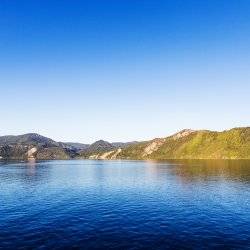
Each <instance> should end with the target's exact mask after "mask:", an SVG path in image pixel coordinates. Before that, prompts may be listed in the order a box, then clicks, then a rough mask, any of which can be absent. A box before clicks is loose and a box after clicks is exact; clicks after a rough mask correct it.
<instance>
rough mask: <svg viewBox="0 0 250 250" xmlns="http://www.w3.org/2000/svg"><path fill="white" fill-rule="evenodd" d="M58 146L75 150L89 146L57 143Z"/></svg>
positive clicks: (74, 143)
mask: <svg viewBox="0 0 250 250" xmlns="http://www.w3.org/2000/svg"><path fill="white" fill-rule="evenodd" d="M59 144H60V146H61V147H64V148H71V149H75V150H83V149H86V148H88V147H89V146H90V145H89V144H83V143H78V142H59Z"/></svg>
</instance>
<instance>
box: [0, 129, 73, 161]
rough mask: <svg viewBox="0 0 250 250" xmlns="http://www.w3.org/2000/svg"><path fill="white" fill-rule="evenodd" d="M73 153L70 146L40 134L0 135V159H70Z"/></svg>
mask: <svg viewBox="0 0 250 250" xmlns="http://www.w3.org/2000/svg"><path fill="white" fill-rule="evenodd" d="M72 155H74V152H72V150H71V149H70V148H63V147H61V146H60V144H59V143H58V142H56V141H54V140H52V139H50V138H47V137H44V136H41V135H39V134H34V133H30V134H24V135H18V136H13V135H8V136H1V137H0V159H6V160H25V159H27V158H30V159H39V160H47V159H69V158H71V156H72Z"/></svg>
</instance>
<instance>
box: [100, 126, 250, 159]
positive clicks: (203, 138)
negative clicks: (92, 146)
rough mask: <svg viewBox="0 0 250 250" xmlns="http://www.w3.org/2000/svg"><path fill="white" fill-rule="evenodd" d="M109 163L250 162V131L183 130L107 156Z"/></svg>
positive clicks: (244, 129)
mask: <svg viewBox="0 0 250 250" xmlns="http://www.w3.org/2000/svg"><path fill="white" fill-rule="evenodd" d="M98 157H99V158H102V159H103V158H107V159H155V160H164V159H250V128H249V127H246V128H234V129H231V130H227V131H223V132H215V131H207V130H198V131H194V130H183V131H181V132H179V133H177V134H174V135H172V136H169V137H166V138H157V139H154V140H151V141H146V142H141V143H137V144H135V145H131V146H128V147H126V148H125V149H122V150H120V152H117V151H113V152H110V153H106V154H105V157H103V155H99V156H98Z"/></svg>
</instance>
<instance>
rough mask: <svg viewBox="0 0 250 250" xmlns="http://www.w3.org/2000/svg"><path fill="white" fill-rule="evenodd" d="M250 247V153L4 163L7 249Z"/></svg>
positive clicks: (0, 172) (2, 224) (1, 210)
mask: <svg viewBox="0 0 250 250" xmlns="http://www.w3.org/2000/svg"><path fill="white" fill-rule="evenodd" d="M34 248H36V249H62V248H71V249H208V248H209V249H211V248H213V249H222V248H226V249H250V161H247V160H242V161H236V160H235V161H233V160H232V161H226V160H221V161H213V160H211V161H198V160H197V161H168V162H154V161H94V160H93V161H90V160H74V161H73V160H72V161H43V162H36V163H35V162H26V163H25V162H20V163H17V162H10V163H5V162H2V163H0V249H34Z"/></svg>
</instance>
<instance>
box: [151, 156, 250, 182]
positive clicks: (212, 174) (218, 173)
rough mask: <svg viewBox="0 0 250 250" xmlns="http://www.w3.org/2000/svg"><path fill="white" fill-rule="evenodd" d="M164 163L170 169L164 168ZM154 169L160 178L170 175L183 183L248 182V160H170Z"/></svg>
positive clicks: (249, 166)
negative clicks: (178, 178) (219, 180)
mask: <svg viewBox="0 0 250 250" xmlns="http://www.w3.org/2000/svg"><path fill="white" fill-rule="evenodd" d="M166 163H167V164H168V166H171V167H168V168H166ZM154 169H155V171H156V172H157V174H159V175H160V176H162V175H163V174H164V173H166V174H169V173H171V174H173V175H176V176H178V177H180V178H182V179H183V180H185V181H188V180H189V181H195V180H200V181H206V180H211V179H225V180H232V181H246V182H249V181H250V161H249V160H172V161H167V162H165V163H161V162H158V164H156V165H154Z"/></svg>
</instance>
